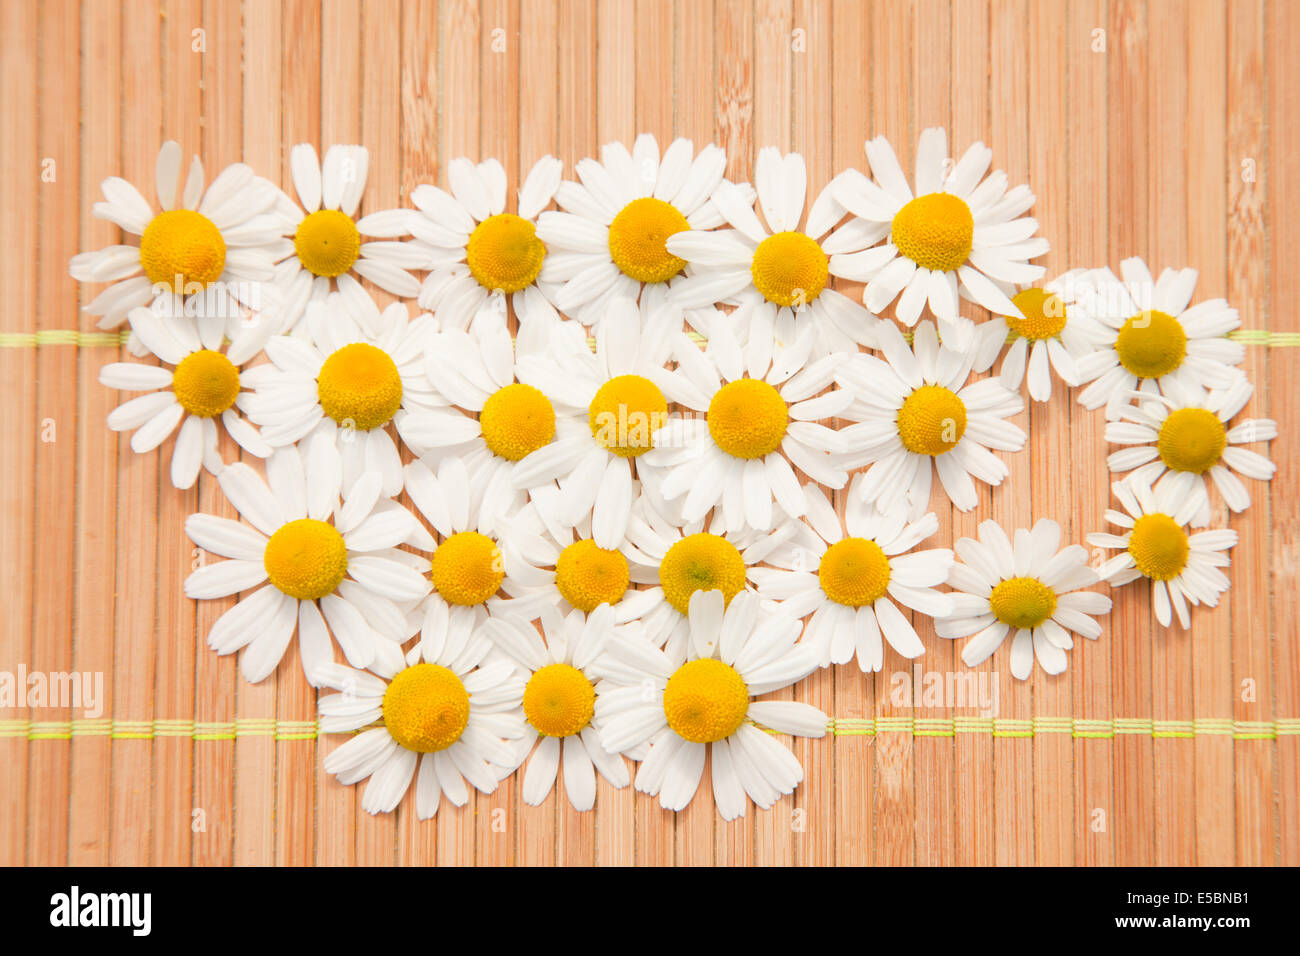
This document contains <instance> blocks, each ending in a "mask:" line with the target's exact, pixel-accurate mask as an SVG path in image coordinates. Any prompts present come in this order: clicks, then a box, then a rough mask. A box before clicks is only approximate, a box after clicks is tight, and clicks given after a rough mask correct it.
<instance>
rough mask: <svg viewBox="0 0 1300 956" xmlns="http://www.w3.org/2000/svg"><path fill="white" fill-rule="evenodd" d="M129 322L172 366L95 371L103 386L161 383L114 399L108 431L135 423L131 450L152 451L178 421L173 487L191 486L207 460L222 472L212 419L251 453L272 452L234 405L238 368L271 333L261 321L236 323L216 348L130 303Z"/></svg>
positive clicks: (125, 365)
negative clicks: (234, 333)
mask: <svg viewBox="0 0 1300 956" xmlns="http://www.w3.org/2000/svg"><path fill="white" fill-rule="evenodd" d="M130 322H131V330H132V331H133V332H134V333H135V334H136V335H137V336H139V338H140V341H141V342H142V343H143V344H144V346H145V348H147V349H148V350H149V352H150V353H152V354H153V355H156V356H158V358H160V359H162V360H163V361H164V362H166V363H167V364H168V365H171V366H173V368H170V369H167V368H160V367H158V366H156V365H141V364H138V363H134V362H113V363H110V364H108V365H105V366H104V367H103V368H101V369H100V370H99V381H100V384H102V385H107V386H108V387H109V388H116V389H121V390H123V391H130V392H139V391H145V390H147V389H159V391H150V393H149V394H148V395H141V396H139V397H137V398H133V399H131V400H130V401H128V402H125V403H124V404H122V405H119V406H118V407H117V408H116V409H114V410H113V411H112V412H111V413H110V414H109V416H108V427H109V428H110V429H112V430H113V431H126V430H129V429H132V428H135V429H138V431H136V433H135V434H134V435H132V436H131V449H132V451H135V452H137V453H141V454H142V453H144V452H148V451H152V450H153V449H155V448H157V447H158V446H159V445H160V444H162V443H163V441H165V440H166V438H167V436H168V435H170V434H171V433H172V432H173V431H175V430H176V426H177V425H180V433H179V434H178V435H177V436H176V447H175V448H174V449H173V451H172V464H171V479H172V484H173V485H174V486H175V487H177V488H192V487H193V486H194V482H195V480H196V479H197V478H198V476H199V468H200V466H205V465H206V467H207V469H208V471H209V472H211V473H212V474H214V475H215V474H217V473H219V472H220V471H221V469H222V467H223V465H222V461H221V453H220V452H219V451H218V450H217V424H216V423H217V419H218V418H220V419H221V423H222V424H223V425H224V426H225V429H226V431H227V432H229V434H230V437H231V438H233V439H235V441H236V442H238V443H239V445H240V447H241V448H243V449H244V450H245V451H247V452H248V453H249V454H251V455H256V456H257V457H258V458H265V457H266V456H267V455H269V454H270V453H271V447H270V446H269V445H268V444H267V443H266V442H264V441H263V440H262V438H261V436H260V435H258V433H257V429H255V428H253V427H252V426H251V425H249V424H248V422H246V421H244V419H243V418H241V417H240V415H239V409H238V408H237V402H238V401H239V399H240V397H241V396H244V395H246V394H248V393H246V392H245V391H244V390H243V383H242V381H241V377H240V371H239V367H240V366H241V365H243V364H244V363H245V362H247V361H248V360H249V359H251V358H252V357H253V356H254V355H256V354H257V353H258V352H259V351H261V349H262V346H263V345H264V344H265V342H266V340H267V338H268V333H269V331H270V328H269V325H268V324H267V323H256V324H254V325H251V326H248V327H247V328H245V329H242V330H241V331H240V332H239V333H238V337H237V338H236V339H235V341H234V342H232V343H230V347H229V348H228V349H227V350H226V351H225V352H221V351H218V350H215V349H206V348H204V347H203V343H202V342H200V341H199V336H198V332H196V331H195V330H194V328H193V327H191V326H190V325H189V324H187V323H185V322H169V321H167V320H165V319H163V318H162V317H161V316H159V315H157V314H156V313H155V312H154V311H153V310H152V309H146V308H137V309H132V310H131V314H130ZM182 422H183V424H182Z"/></svg>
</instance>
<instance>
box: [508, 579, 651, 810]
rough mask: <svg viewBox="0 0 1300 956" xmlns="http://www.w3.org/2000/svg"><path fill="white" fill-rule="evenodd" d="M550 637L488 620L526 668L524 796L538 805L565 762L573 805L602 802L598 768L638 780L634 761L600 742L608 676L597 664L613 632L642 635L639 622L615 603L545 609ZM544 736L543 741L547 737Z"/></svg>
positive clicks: (519, 744)
mask: <svg viewBox="0 0 1300 956" xmlns="http://www.w3.org/2000/svg"><path fill="white" fill-rule="evenodd" d="M542 627H543V629H544V632H545V637H543V635H542V634H539V633H538V631H537V629H536V628H535V627H533V625H531V624H529V623H527V622H524V621H520V620H519V619H518V618H498V619H493V620H491V621H489V622H488V623H487V624H485V625H484V628H483V630H484V632H485V633H486V634H487V635H488V637H489V638H491V639H492V640H493V641H494V642H495V644H496V646H497V647H498V648H499V649H500V650H501V651H502V652H504V653H505V654H506V655H508V656H509V657H510V658H511V659H512V660H514V661H516V662H517V663H518V664H519V665H520V666H521V667H522V668H523V669H524V671H525V672H526V675H527V677H526V679H527V683H525V685H524V696H523V707H524V720H525V721H526V723H527V727H526V732H525V733H524V734H523V736H521V737H520V738H519V739H518V740H517V741H516V742H515V745H514V746H515V755H516V756H515V759H514V760H513V761H512V765H513V766H515V767H518V766H521V765H522V764H523V763H524V762H525V760H526V761H527V767H526V768H525V770H524V781H523V791H522V795H523V798H524V803H527V804H529V805H530V806H534V807H535V806H537V805H538V804H540V803H541V802H542V801H543V800H545V799H546V797H547V795H549V794H550V792H551V790H552V789H553V788H554V787H555V779H556V774H557V772H558V771H559V770H560V764H561V762H563V764H564V790H565V793H566V794H567V795H568V797H569V803H570V804H571V805H572V806H573V809H575V810H578V811H582V810H590V809H591V808H592V807H593V806H594V805H595V803H596V772H597V771H599V773H600V775H601V776H602V777H604V778H605V779H606V780H608V781H609V782H610V784H611V785H613V786H614V787H615V788H618V789H621V788H623V787H626V786H627V785H628V784H629V783H631V782H632V777H631V775H630V774H629V773H628V769H627V764H626V763H625V762H624V761H623V758H622V757H620V756H619V755H618V754H616V753H610V752H609V751H607V750H606V749H605V746H604V744H602V743H601V742H600V736H599V734H598V732H597V729H596V725H595V723H594V720H593V718H594V717H595V713H596V699H597V696H598V691H597V686H596V682H597V681H598V680H599V678H600V675H599V674H598V673H597V672H596V671H595V669H594V668H593V667H592V665H593V664H594V663H595V662H596V660H597V659H598V658H599V657H600V656H601V654H602V653H603V652H604V650H605V646H606V642H607V641H608V640H609V639H610V637H612V636H614V635H617V634H624V633H626V634H627V635H628V636H629V638H630V639H633V640H642V638H641V637H640V635H639V633H637V631H638V630H639V628H638V627H637V626H633V627H632V628H626V627H619V626H616V625H615V624H614V615H613V612H612V611H611V609H610V608H609V606H608V605H602V606H601V607H600V608H598V609H596V610H595V611H594V612H593V613H592V614H590V615H585V614H582V613H581V612H579V611H571V612H570V613H569V614H567V615H564V616H561V615H560V614H559V613H556V612H552V613H548V614H545V615H543V616H542ZM539 741H540V743H539Z"/></svg>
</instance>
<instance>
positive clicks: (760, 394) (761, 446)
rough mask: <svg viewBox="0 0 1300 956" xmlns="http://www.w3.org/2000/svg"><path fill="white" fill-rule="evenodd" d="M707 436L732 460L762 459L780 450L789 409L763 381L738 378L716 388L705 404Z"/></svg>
mask: <svg viewBox="0 0 1300 956" xmlns="http://www.w3.org/2000/svg"><path fill="white" fill-rule="evenodd" d="M707 419H708V424H709V434H710V435H712V436H713V441H714V443H715V444H716V445H717V446H718V447H719V448H721V449H722V450H723V451H725V452H726V453H727V454H728V455H733V456H735V457H736V458H762V457H763V456H764V455H769V454H771V453H772V452H774V451H776V450H777V449H778V448H779V447H781V439H783V438H785V430H786V426H788V425H789V424H790V410H789V408H788V407H787V406H786V404H785V399H783V398H782V397H781V394H780V393H779V392H778V391H777V390H776V389H775V388H773V387H772V386H771V385H769V384H767V382H763V381H760V380H759V379H756V378H742V379H737V380H736V381H734V382H728V383H727V384H726V385H724V386H722V388H720V389H718V390H717V392H715V393H714V395H713V400H712V401H710V402H709V412H708V415H707Z"/></svg>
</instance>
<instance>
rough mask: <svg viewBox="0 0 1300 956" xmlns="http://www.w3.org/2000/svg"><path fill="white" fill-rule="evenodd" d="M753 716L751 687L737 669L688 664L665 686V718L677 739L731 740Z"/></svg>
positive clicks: (710, 662) (704, 662)
mask: <svg viewBox="0 0 1300 956" xmlns="http://www.w3.org/2000/svg"><path fill="white" fill-rule="evenodd" d="M748 713H749V688H748V687H746V686H745V681H744V679H743V678H742V677H741V676H740V675H739V674H738V673H736V669H735V668H734V667H728V666H727V665H726V664H724V663H722V661H719V660H714V659H712V658H703V659H701V660H697V661H687V662H686V663H685V664H683V665H682V666H681V667H679V668H677V671H676V672H675V673H674V674H673V676H672V677H670V678H668V684H667V685H666V686H665V687H664V716H665V717H667V718H668V726H669V727H671V728H672V729H673V731H674V732H675V733H676V734H677V736H679V737H682V738H683V739H685V740H689V741H691V742H692V743H696V744H711V743H713V742H714V741H715V740H722V739H723V738H724V737H730V736H731V735H732V734H734V733H735V732H736V730H737V729H738V728H739V727H740V725H741V724H743V723H744V722H745V715H746V714H748Z"/></svg>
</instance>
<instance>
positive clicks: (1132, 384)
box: [1076, 258, 1246, 418]
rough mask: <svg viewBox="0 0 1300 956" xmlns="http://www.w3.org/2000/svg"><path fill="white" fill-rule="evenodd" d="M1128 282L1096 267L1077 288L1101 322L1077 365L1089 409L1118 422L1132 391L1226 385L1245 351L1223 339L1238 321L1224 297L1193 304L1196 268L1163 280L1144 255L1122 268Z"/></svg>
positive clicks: (1090, 313)
mask: <svg viewBox="0 0 1300 956" xmlns="http://www.w3.org/2000/svg"><path fill="white" fill-rule="evenodd" d="M1120 275H1121V276H1123V281H1122V282H1121V281H1120V280H1119V279H1117V278H1116V277H1115V274H1114V273H1113V272H1111V271H1110V270H1109V269H1095V270H1093V271H1092V272H1090V273H1088V274H1087V276H1085V277H1084V279H1083V280H1082V281H1080V282H1079V283H1077V285H1078V288H1077V291H1076V297H1077V299H1078V301H1079V303H1080V305H1081V306H1082V307H1083V309H1084V311H1085V312H1086V313H1087V315H1088V316H1089V317H1090V318H1091V319H1092V320H1093V322H1095V323H1096V328H1097V332H1098V336H1097V338H1098V341H1097V343H1096V345H1095V351H1093V352H1092V353H1091V354H1089V355H1085V356H1084V357H1082V358H1081V359H1079V361H1078V371H1079V381H1080V382H1091V383H1092V384H1090V385H1089V386H1088V387H1087V388H1085V389H1084V390H1083V391H1082V392H1080V393H1079V403H1080V404H1081V405H1083V406H1085V407H1086V408H1097V407H1099V406H1101V405H1103V404H1104V405H1105V406H1106V415H1107V417H1109V418H1113V417H1114V416H1115V415H1117V414H1118V413H1119V409H1120V406H1121V405H1123V404H1124V403H1125V402H1126V401H1127V400H1128V395H1129V393H1130V392H1132V391H1133V390H1134V389H1139V388H1140V389H1141V390H1142V391H1144V392H1147V393H1158V392H1163V391H1164V389H1165V386H1166V385H1167V384H1168V383H1169V382H1171V381H1178V382H1179V383H1180V384H1182V385H1183V386H1185V387H1186V388H1196V387H1197V386H1203V387H1205V388H1228V387H1230V386H1231V385H1232V383H1233V381H1234V380H1235V378H1236V374H1237V369H1236V368H1235V366H1238V365H1240V364H1241V363H1242V361H1244V360H1245V357H1246V350H1245V346H1243V345H1242V344H1241V343H1240V342H1233V341H1231V340H1230V339H1228V338H1226V336H1227V334H1228V333H1229V332H1231V331H1232V330H1233V329H1235V328H1237V326H1239V325H1241V320H1240V319H1239V318H1238V316H1237V310H1236V309H1234V308H1232V307H1231V306H1229V305H1228V303H1227V302H1226V301H1225V300H1223V299H1209V300H1207V301H1205V302H1198V303H1197V304H1196V305H1194V306H1191V307H1190V308H1189V307H1188V303H1189V302H1191V300H1192V294H1193V292H1194V291H1195V289H1196V275H1197V273H1196V270H1195V269H1181V270H1178V269H1165V270H1164V271H1163V272H1161V273H1160V278H1159V279H1158V280H1156V279H1152V278H1151V271H1150V270H1149V269H1148V268H1147V266H1146V263H1144V262H1143V261H1142V260H1141V259H1139V258H1132V259H1125V260H1124V261H1123V262H1121V263H1120Z"/></svg>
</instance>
